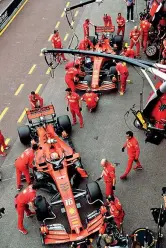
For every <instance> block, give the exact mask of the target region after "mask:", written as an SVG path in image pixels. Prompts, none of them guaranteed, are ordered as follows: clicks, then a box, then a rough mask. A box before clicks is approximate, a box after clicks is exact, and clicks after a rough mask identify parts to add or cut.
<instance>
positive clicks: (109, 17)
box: [103, 15, 112, 27]
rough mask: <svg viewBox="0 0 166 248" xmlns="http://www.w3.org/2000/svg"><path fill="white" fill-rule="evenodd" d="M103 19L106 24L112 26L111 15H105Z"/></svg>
mask: <svg viewBox="0 0 166 248" xmlns="http://www.w3.org/2000/svg"><path fill="white" fill-rule="evenodd" d="M103 21H104V25H105V26H107V27H108V26H112V18H111V16H110V15H107V16H103Z"/></svg>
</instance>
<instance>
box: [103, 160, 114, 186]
mask: <svg viewBox="0 0 166 248" xmlns="http://www.w3.org/2000/svg"><path fill="white" fill-rule="evenodd" d="M101 177H103V179H104V182H105V183H113V181H114V180H115V179H116V175H115V167H114V166H113V164H111V163H109V162H107V164H106V166H104V169H103V171H102V173H101Z"/></svg>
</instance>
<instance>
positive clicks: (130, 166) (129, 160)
mask: <svg viewBox="0 0 166 248" xmlns="http://www.w3.org/2000/svg"><path fill="white" fill-rule="evenodd" d="M134 160H135V157H134V156H131V157H128V162H127V168H126V171H125V173H124V174H125V175H126V176H127V175H128V174H129V172H130V171H131V168H132V165H133V162H134ZM135 163H136V164H137V166H141V164H140V161H139V160H138V161H137V162H135Z"/></svg>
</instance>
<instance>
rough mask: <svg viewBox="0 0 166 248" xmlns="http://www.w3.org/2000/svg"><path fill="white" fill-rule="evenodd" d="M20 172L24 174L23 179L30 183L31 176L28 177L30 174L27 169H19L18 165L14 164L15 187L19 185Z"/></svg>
mask: <svg viewBox="0 0 166 248" xmlns="http://www.w3.org/2000/svg"><path fill="white" fill-rule="evenodd" d="M22 174H23V175H24V176H25V179H26V181H27V183H28V184H31V178H30V174H29V169H28V168H27V169H25V168H23V169H21V168H20V167H19V168H18V167H17V166H16V183H17V188H18V187H19V185H21V176H22Z"/></svg>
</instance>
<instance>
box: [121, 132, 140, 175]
mask: <svg viewBox="0 0 166 248" xmlns="http://www.w3.org/2000/svg"><path fill="white" fill-rule="evenodd" d="M126 137H127V141H126V143H125V144H124V146H123V148H122V152H124V150H125V148H126V147H127V154H128V163H127V168H126V171H125V173H124V174H123V175H122V176H121V177H120V179H127V175H128V174H129V172H130V171H131V168H132V164H133V162H135V163H136V166H135V167H134V170H142V166H141V164H140V161H139V155H140V148H139V143H138V140H137V139H136V138H135V137H134V136H133V132H132V131H128V132H126Z"/></svg>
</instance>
